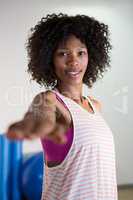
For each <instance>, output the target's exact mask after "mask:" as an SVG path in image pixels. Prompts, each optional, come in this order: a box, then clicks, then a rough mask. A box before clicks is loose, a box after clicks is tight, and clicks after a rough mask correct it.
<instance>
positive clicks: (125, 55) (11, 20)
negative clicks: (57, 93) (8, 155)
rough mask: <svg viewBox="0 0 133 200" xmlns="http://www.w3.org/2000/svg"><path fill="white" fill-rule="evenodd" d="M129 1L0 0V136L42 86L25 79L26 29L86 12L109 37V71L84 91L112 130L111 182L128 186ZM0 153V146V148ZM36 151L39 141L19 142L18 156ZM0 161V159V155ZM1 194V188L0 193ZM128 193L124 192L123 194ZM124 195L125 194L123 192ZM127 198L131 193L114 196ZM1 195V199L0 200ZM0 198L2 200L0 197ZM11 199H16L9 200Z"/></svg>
mask: <svg viewBox="0 0 133 200" xmlns="http://www.w3.org/2000/svg"><path fill="white" fill-rule="evenodd" d="M132 11H133V1H132V0H127V1H124V0H123V1H122V0H117V1H115V0H108V1H105V0H99V1H98V0H93V1H89V0H82V1H80V0H73V1H70V0H67V1H65V0H62V1H61V0H53V1H48V0H38V1H35V0H28V1H26V0H23V1H20V0H14V1H9V0H5V1H2V0H0V95H1V97H0V111H1V115H0V134H1V135H2V134H4V132H5V130H6V128H7V125H8V124H10V123H12V122H14V121H16V120H19V119H21V118H22V116H23V115H24V113H25V112H26V111H27V109H28V106H29V105H30V103H31V101H32V99H33V97H34V96H35V95H36V94H37V93H39V92H40V91H44V90H45V88H42V87H40V86H39V85H38V84H37V83H36V82H33V81H32V82H30V76H29V75H28V73H27V62H28V60H27V52H26V49H25V44H26V41H27V38H28V35H29V34H30V28H31V27H34V26H35V24H36V23H37V22H38V21H39V20H40V19H41V18H42V17H43V16H46V14H51V13H53V12H55V13H59V12H63V13H67V14H72V15H74V14H86V15H89V16H93V17H95V18H96V19H98V20H99V21H101V22H104V23H105V24H108V26H109V30H110V38H111V41H112V46H113V49H112V53H111V69H110V70H108V72H106V73H105V75H104V78H103V79H101V80H99V81H98V82H97V83H96V84H94V86H93V88H92V89H91V90H88V88H87V87H86V86H84V94H85V95H92V96H94V97H95V98H96V99H99V100H100V101H101V102H102V114H103V116H104V118H105V120H106V121H107V122H108V124H109V126H110V128H111V129H112V131H113V135H114V140H115V149H116V165H117V182H118V186H119V187H120V188H123V189H124V188H127V187H130V188H131V187H132V186H133V171H132V170H133V156H132V150H133V148H132V147H133V144H132V143H133V129H132V128H133V120H132V118H133V117H132V113H133V104H132V101H133V93H132V91H133V84H132V74H133V67H132V66H133V60H132V57H133V55H132V52H133V38H132V35H133V12H132ZM1 151H2V150H1ZM40 151H42V147H41V143H40V140H39V139H38V140H34V141H31V142H29V141H24V142H23V143H22V153H23V154H34V153H37V152H40ZM0 162H2V160H1V157H0ZM1 192H2V191H1ZM128 194H129V193H128ZM123 195H125V196H123ZM120 198H121V199H120V200H122V199H125V200H128V198H130V199H133V193H132V194H131V193H130V195H128V197H127V196H126V194H125V193H124V194H123V193H121V194H120ZM0 199H1V198H0ZM3 200H4V199H3ZM13 200H16V199H13Z"/></svg>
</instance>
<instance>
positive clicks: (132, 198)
mask: <svg viewBox="0 0 133 200" xmlns="http://www.w3.org/2000/svg"><path fill="white" fill-rule="evenodd" d="M118 200H133V188H122V189H118Z"/></svg>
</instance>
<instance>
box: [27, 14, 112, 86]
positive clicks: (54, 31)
mask: <svg viewBox="0 0 133 200" xmlns="http://www.w3.org/2000/svg"><path fill="white" fill-rule="evenodd" d="M30 30H31V35H30V36H29V38H28V42H27V43H26V48H27V52H28V58H29V60H28V73H30V74H31V76H32V80H36V82H37V83H39V84H40V85H41V86H42V85H43V86H45V87H46V88H49V87H51V88H52V87H55V85H56V84H57V76H56V74H55V71H54V64H53V54H54V52H55V50H56V49H57V47H58V45H59V44H60V43H61V42H62V41H66V40H67V38H68V37H69V36H70V35H74V36H76V37H77V38H78V39H80V41H81V42H83V43H84V44H85V45H86V47H87V49H88V52H89V62H88V66H87V70H86V72H85V74H84V77H83V83H84V84H86V85H87V86H88V87H92V85H93V83H94V82H96V80H97V79H98V78H102V77H103V72H105V71H106V70H107V68H109V67H110V55H109V52H110V50H111V49H112V45H111V44H110V39H109V35H110V34H109V30H108V25H105V24H104V23H101V22H99V21H97V20H96V19H95V18H94V17H89V16H86V15H79V14H78V15H75V16H68V15H67V14H63V13H59V14H51V15H49V14H48V15H47V16H46V17H43V18H42V19H41V20H40V21H39V22H38V23H37V25H35V27H34V28H31V29H30Z"/></svg>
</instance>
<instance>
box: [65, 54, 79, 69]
mask: <svg viewBox="0 0 133 200" xmlns="http://www.w3.org/2000/svg"><path fill="white" fill-rule="evenodd" d="M78 63H79V62H78V58H77V57H76V55H69V58H68V60H67V64H68V65H69V66H77V65H78Z"/></svg>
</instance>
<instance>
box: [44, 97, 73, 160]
mask: <svg viewBox="0 0 133 200" xmlns="http://www.w3.org/2000/svg"><path fill="white" fill-rule="evenodd" d="M56 98H57V99H58V100H59V101H60V102H61V103H62V104H63V105H64V107H66V105H65V104H64V103H63V101H62V100H61V99H60V98H59V97H58V96H57V95H56ZM66 109H67V107H66ZM65 135H66V138H67V142H66V143H65V144H56V143H54V142H53V141H51V140H49V139H41V143H42V146H43V149H44V150H45V159H46V160H47V161H53V162H55V161H58V162H61V161H63V160H64V158H65V157H66V155H67V153H68V151H69V149H70V147H71V144H72V140H73V128H69V129H68V131H67V132H66V134H65Z"/></svg>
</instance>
